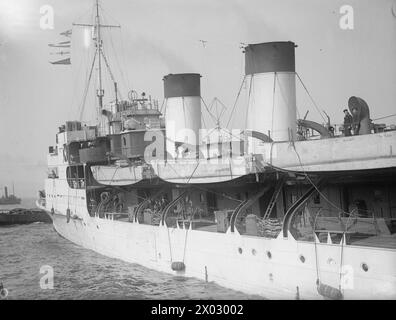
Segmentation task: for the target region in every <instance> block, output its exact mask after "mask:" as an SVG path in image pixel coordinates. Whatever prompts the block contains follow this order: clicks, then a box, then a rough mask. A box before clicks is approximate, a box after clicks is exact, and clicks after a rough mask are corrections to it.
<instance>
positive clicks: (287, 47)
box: [245, 41, 296, 75]
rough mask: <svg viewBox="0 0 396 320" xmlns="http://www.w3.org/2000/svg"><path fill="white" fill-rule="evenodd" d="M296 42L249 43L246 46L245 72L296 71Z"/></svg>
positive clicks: (247, 73)
mask: <svg viewBox="0 0 396 320" xmlns="http://www.w3.org/2000/svg"><path fill="white" fill-rule="evenodd" d="M295 47H296V45H295V44H294V42H290V41H288V42H266V43H258V44H249V45H248V46H247V47H246V48H245V74H246V75H249V74H255V73H263V72H278V71H287V72H294V71H295V65H296V63H295V56H294V48H295Z"/></svg>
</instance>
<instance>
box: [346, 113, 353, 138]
mask: <svg viewBox="0 0 396 320" xmlns="http://www.w3.org/2000/svg"><path fill="white" fill-rule="evenodd" d="M344 115H345V116H344V135H345V136H346V137H349V136H351V135H352V134H351V129H352V121H353V119H352V115H351V114H350V113H349V111H348V110H347V109H345V110H344Z"/></svg>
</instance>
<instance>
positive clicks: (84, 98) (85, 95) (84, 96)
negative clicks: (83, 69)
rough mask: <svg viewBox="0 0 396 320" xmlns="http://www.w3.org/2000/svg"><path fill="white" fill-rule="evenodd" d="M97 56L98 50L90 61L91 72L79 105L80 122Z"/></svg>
mask: <svg viewBox="0 0 396 320" xmlns="http://www.w3.org/2000/svg"><path fill="white" fill-rule="evenodd" d="M97 54H98V50H97V49H96V51H95V55H94V57H93V59H92V66H91V71H90V72H89V77H88V82H87V85H86V87H85V92H84V95H83V101H82V104H81V112H80V117H79V119H80V121H81V120H82V116H83V113H84V108H85V102H86V99H87V95H88V90H89V85H90V83H91V78H92V71H93V69H94V66H95V60H96V56H97Z"/></svg>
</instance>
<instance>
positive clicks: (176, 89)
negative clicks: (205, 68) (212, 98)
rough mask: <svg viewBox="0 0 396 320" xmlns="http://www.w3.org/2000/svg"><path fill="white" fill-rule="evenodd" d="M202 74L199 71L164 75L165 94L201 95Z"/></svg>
mask: <svg viewBox="0 0 396 320" xmlns="http://www.w3.org/2000/svg"><path fill="white" fill-rule="evenodd" d="M200 78H201V75H200V74H198V73H179V74H168V75H167V76H165V77H164V79H163V80H164V96H165V98H172V97H200V96H201V79H200Z"/></svg>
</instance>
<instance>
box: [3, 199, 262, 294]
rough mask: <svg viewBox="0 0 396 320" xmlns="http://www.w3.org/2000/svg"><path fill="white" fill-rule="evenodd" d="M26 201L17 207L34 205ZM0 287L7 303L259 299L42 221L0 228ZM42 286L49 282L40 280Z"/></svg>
mask: <svg viewBox="0 0 396 320" xmlns="http://www.w3.org/2000/svg"><path fill="white" fill-rule="evenodd" d="M26 203H27V202H26V201H25V206H23V205H22V204H23V203H22V204H21V205H20V206H18V207H33V205H32V206H28V205H26ZM30 203H31V202H29V204H30ZM32 203H34V202H32ZM49 267H50V268H52V270H53V275H54V276H53V289H43V288H42V287H41V286H40V279H42V277H46V276H48V275H49V274H50V273H48V272H49V271H48V270H51V269H50V268H49ZM40 271H41V273H40ZM1 283H3V286H4V288H6V289H7V291H8V296H7V299H11V300H13V299H172V300H173V299H174V300H180V299H262V298H260V297H258V296H251V295H246V294H243V293H241V292H237V291H233V290H230V289H226V288H223V287H220V286H218V285H216V284H214V283H210V282H209V283H206V282H204V281H201V280H197V279H193V278H182V277H175V276H172V275H169V274H165V273H161V272H157V271H153V270H150V269H147V268H145V267H142V266H139V265H136V264H130V263H126V262H123V261H120V260H117V259H112V258H108V257H105V256H102V255H100V254H97V253H96V252H93V251H91V250H87V249H84V248H81V247H79V246H77V245H74V244H73V243H71V242H70V241H68V240H66V239H64V238H62V237H60V236H59V235H58V234H57V233H56V232H55V230H54V228H53V227H52V225H51V224H45V223H33V224H29V225H15V226H7V227H0V284H1ZM41 283H44V285H46V284H48V282H45V281H44V278H43V279H42V280H41Z"/></svg>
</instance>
